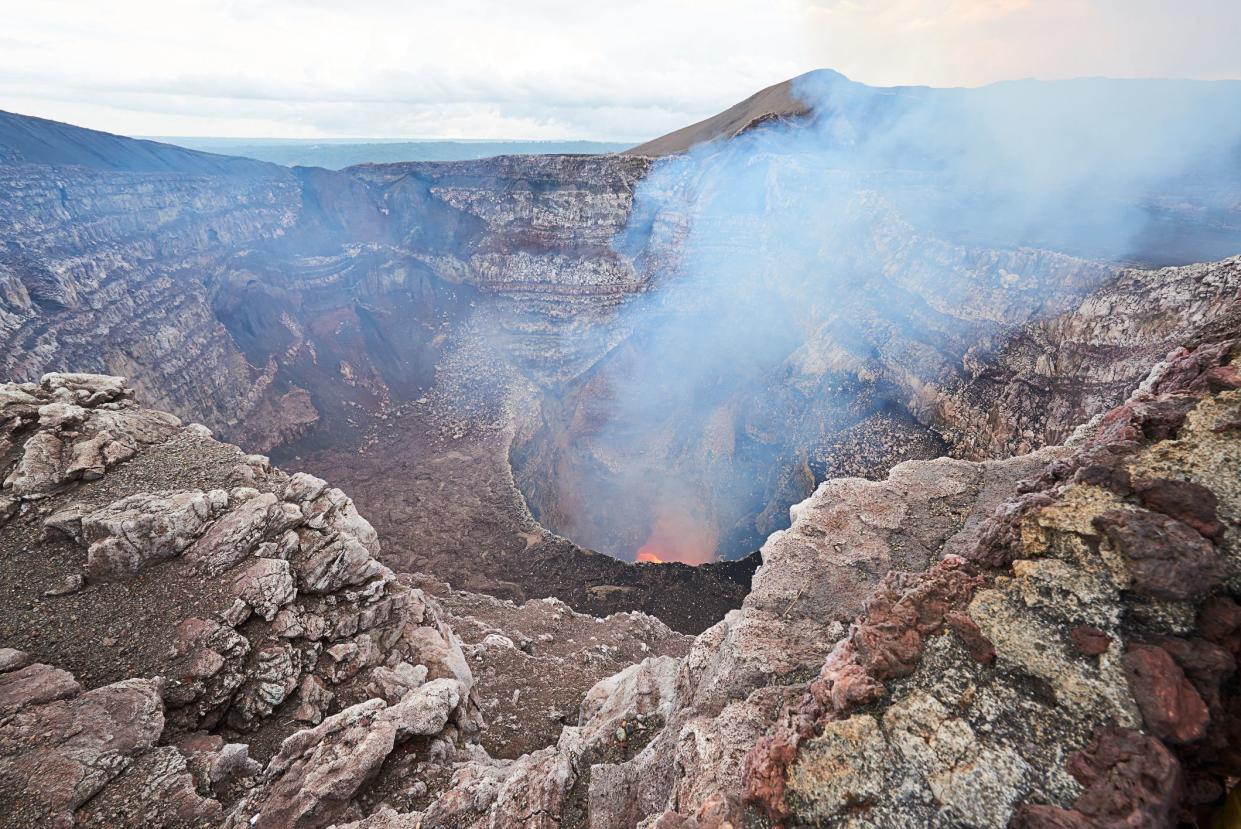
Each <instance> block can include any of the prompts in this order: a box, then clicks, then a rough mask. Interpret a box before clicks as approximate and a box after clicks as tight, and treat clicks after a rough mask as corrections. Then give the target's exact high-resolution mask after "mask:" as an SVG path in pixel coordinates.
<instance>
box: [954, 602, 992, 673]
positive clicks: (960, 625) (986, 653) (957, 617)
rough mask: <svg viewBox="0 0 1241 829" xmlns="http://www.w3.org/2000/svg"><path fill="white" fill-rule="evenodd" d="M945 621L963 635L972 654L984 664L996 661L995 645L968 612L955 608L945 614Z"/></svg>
mask: <svg viewBox="0 0 1241 829" xmlns="http://www.w3.org/2000/svg"><path fill="white" fill-rule="evenodd" d="M944 621H945V622H947V623H948V627H950V628H952V630H953V632H954V633H956V635H957V636H959V637H961V641H962V642H963V643H964V644H965V649H966V650H968V651H969V652H970V656H972V657H974V658H975V659H976V660H978V661H979V662H981V663H982V664H984V665H990V664H991V663H992V662H994V661H995V646H994V645H992V644H991V641H990V640H989V639H987V637H986V636H983V634H982V631H981V630H979V629H978V623H977V622H975V621H974V620H973V619H971V618H970V617H969V614H968V613H962V612H961V611H958V610H953V611H950V612H948V613H947V614H945V615H944Z"/></svg>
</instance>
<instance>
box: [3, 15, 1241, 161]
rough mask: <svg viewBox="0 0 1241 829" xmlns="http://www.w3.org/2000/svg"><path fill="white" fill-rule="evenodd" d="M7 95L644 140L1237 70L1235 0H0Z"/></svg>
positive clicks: (299, 128) (34, 106)
mask: <svg viewBox="0 0 1241 829" xmlns="http://www.w3.org/2000/svg"><path fill="white" fill-rule="evenodd" d="M0 20H3V21H4V24H3V28H0V109H4V110H9V111H13V112H20V113H24V114H28V115H38V116H42V117H46V118H54V119H57V120H62V121H68V122H71V123H75V124H79V125H82V126H87V127H92V128H95V129H103V130H108V131H110V132H117V133H122V134H127V135H163V136H230V137H232V136H236V137H278V138H343V137H374V138H509V139H519V138H520V139H597V140H609V141H634V142H638V141H642V140H646V139H648V138H652V137H654V136H657V135H660V134H662V133H664V132H668V131H670V130H673V129H676V128H678V127H681V126H684V125H686V124H688V123H692V122H693V121H696V120H700V119H702V118H704V117H707V116H709V115H712V114H714V113H715V112H718V111H719V110H721V109H724V108H726V107H728V106H730V105H731V104H733V103H735V102H737V101H738V100H741V99H742V98H745V97H746V96H748V95H750V94H752V93H753V92H755V91H757V90H759V89H761V88H762V87H764V86H767V85H769V84H772V83H776V82H778V81H781V80H784V79H786V78H789V77H793V76H795V75H798V74H800V73H802V72H805V71H808V70H810V69H815V68H820V67H828V68H832V69H836V70H838V71H840V72H843V73H844V74H846V75H848V76H849V77H851V78H853V79H855V80H859V81H862V82H864V83H869V84H874V85H894V84H927V85H932V86H978V85H982V84H986V83H990V82H993V81H997V80H1005V79H1011V78H1023V77H1038V78H1048V79H1050V78H1069V77H1080V76H1087V75H1108V76H1112V77H1183V78H1203V79H1214V78H1241V50H1238V49H1236V48H1235V44H1236V42H1237V38H1238V35H1241V3H1238V2H1237V1H1236V0H626V2H614V0H596V2H583V1H582V0H454V1H453V2H443V1H442V0H439V1H437V2H430V0H403V1H402V0H352V2H348V3H345V2H337V0H209V1H200V0H111V2H107V3H96V2H88V0H77V2H63V0H37V2H30V0H0Z"/></svg>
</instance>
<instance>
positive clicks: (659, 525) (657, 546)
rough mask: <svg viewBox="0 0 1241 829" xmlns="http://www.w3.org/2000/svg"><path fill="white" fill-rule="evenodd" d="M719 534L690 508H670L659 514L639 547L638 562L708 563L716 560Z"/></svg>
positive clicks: (636, 556) (636, 557) (636, 559)
mask: <svg viewBox="0 0 1241 829" xmlns="http://www.w3.org/2000/svg"><path fill="white" fill-rule="evenodd" d="M718 543H719V535H718V534H717V533H716V531H715V529H714V528H713V527H712V526H711V525H710V524H708V523H707V522H705V521H702V520H701V519H699V518H696V517H695V516H693V515H692V514H690V513H689V512H688V511H682V510H667V511H665V512H662V513H660V515H659V517H658V518H656V520H655V526H654V528H653V529H652V530H651V534H650V536H649V537H648V538H647V539H646V543H644V544H643V545H642V546H641V547H639V548H638V552H637V555H635V556H634V560H635V561H639V562H648V563H651V564H664V563H665V562H669V561H679V562H681V563H683V564H706V563H707V562H708V561H714V560H715V549H716V546H717V545H718Z"/></svg>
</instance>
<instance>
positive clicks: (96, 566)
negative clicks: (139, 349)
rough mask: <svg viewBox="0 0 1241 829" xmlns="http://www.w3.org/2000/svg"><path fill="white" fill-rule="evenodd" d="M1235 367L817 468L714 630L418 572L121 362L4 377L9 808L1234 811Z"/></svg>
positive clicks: (609, 816) (301, 822) (260, 821)
mask: <svg viewBox="0 0 1241 829" xmlns="http://www.w3.org/2000/svg"><path fill="white" fill-rule="evenodd" d="M1239 354H1241V349H1239V348H1238V345H1237V342H1236V341H1235V340H1232V339H1227V338H1224V337H1216V338H1214V339H1212V338H1207V339H1206V340H1204V341H1203V342H1200V343H1198V344H1197V345H1196V346H1195V347H1193V348H1192V349H1179V350H1178V351H1175V352H1173V353H1172V354H1170V355H1169V356H1168V358H1167V359H1166V360H1165V361H1163V362H1162V363H1160V364H1159V365H1158V366H1157V367H1156V369H1155V370H1154V372H1153V373H1152V374H1151V376H1150V378H1149V379H1148V380H1147V382H1146V383H1144V384H1143V386H1142V388H1141V389H1139V391H1138V392H1136V393H1135V394H1134V395H1133V396H1132V397H1131V398H1130V400H1129V401H1128V402H1127V403H1125V404H1124V405H1123V406H1121V407H1119V408H1117V409H1114V410H1112V411H1111V412H1108V413H1107V414H1105V415H1103V416H1101V417H1098V418H1096V419H1095V420H1093V421H1091V422H1090V423H1089V424H1087V425H1086V426H1085V427H1083V428H1082V429H1080V430H1079V431H1078V432H1077V433H1076V434H1075V435H1074V437H1073V439H1072V440H1070V441H1069V442H1068V444H1066V445H1065V446H1063V447H1053V448H1049V449H1045V450H1042V451H1040V452H1038V453H1035V454H1031V455H1025V456H1020V457H1016V458H1011V459H1008V460H1002V461H986V462H968V461H961V460H952V459H939V460H934V461H913V462H909V463H905V464H901V465H899V466H897V467H896V468H895V469H894V470H893V471H892V473H891V475H890V476H889V477H888V478H887V479H886V480H884V481H865V480H861V479H850V478H845V479H834V480H830V481H828V482H826V483H824V484H823V485H821V486H820V487H819V488H818V490H817V491H816V492H815V493H814V495H813V496H812V497H811V498H809V499H808V500H806V501H805V502H803V503H802V504H799V505H798V506H797V507H795V508H794V510H793V516H792V517H793V522H792V526H791V527H790V529H788V530H787V531H783V532H779V533H776V534H775V535H773V536H772V537H771V538H770V539H769V540H768V542H767V543H766V545H764V548H763V560H764V563H763V565H762V567H761V568H760V569H759V571H758V572H757V574H756V575H755V577H754V581H753V590H752V592H751V594H750V595H749V597H748V598H747V599H746V601H745V603H744V605H743V606H742V607H741V608H740V609H738V610H735V611H732V612H731V613H729V614H728V616H727V617H726V618H725V619H724V620H723V621H721V622H720V623H718V624H717V625H715V626H713V627H711V628H710V629H708V630H707V631H705V632H704V633H702V634H701V635H699V636H698V637H696V638H695V639H693V640H690V639H689V638H688V637H685V636H682V635H680V634H675V633H673V632H671V631H669V630H668V629H667V628H666V627H665V626H663V625H662V624H661V623H659V622H658V621H656V620H654V619H651V618H649V617H644V616H642V615H641V614H626V615H625V616H624V617H613V618H611V619H608V620H603V621H598V620H595V619H593V618H591V617H588V616H583V615H581V614H576V613H573V612H572V611H570V610H569V609H568V608H567V607H565V606H563V605H560V604H558V603H556V602H554V601H539V602H528V603H526V604H524V605H518V604H515V603H512V602H503V601H499V600H496V599H491V598H487V597H481V596H475V595H473V594H466V593H461V592H460V591H453V590H451V589H450V588H449V587H447V586H446V585H443V584H440V583H438V582H435V581H434V580H433V579H430V578H428V577H421V576H418V577H408V576H397V575H396V574H394V573H393V572H392V571H391V570H389V569H388V568H387V567H385V566H384V565H383V564H381V563H380V562H379V561H378V560H377V559H376V558H375V554H376V552H377V551H378V543H377V541H376V539H375V535H374V532H373V530H372V529H371V528H370V525H369V524H368V523H367V522H366V521H365V519H363V518H362V517H361V516H359V515H358V514H357V511H356V510H355V509H354V508H353V505H352V503H351V502H350V501H349V499H348V498H346V497H345V496H344V495H343V494H342V493H340V492H339V491H338V490H333V489H332V488H331V487H329V486H328V485H327V484H326V483H324V482H323V481H321V480H318V479H316V478H313V477H311V476H308V475H294V476H287V475H285V474H283V473H281V472H280V471H279V470H276V469H272V468H271V467H270V465H269V464H268V463H267V462H266V460H265V459H264V458H262V457H259V456H246V455H244V454H242V453H241V452H240V451H239V450H237V449H235V448H234V447H229V446H227V445H225V444H219V443H217V442H215V441H214V440H212V439H211V438H210V437H209V436H208V434H206V431H205V430H204V429H203V428H202V427H198V426H189V427H183V426H182V425H181V424H180V423H179V422H178V421H177V420H176V419H175V418H172V417H171V416H168V415H163V414H159V413H154V412H149V411H147V410H144V409H141V408H139V407H138V406H137V405H136V404H135V403H134V402H133V400H132V394H131V392H130V391H129V390H128V389H127V388H126V387H125V386H124V384H123V382H122V381H120V380H119V379H117V378H108V377H100V376H94V375H55V374H53V375H48V376H46V377H45V378H43V380H42V382H41V383H39V384H22V385H8V386H2V387H0V418H2V420H0V460H2V461H3V466H4V469H3V472H4V479H3V480H4V484H3V490H2V492H3V497H4V499H5V500H4V502H3V503H4V510H3V513H2V514H3V516H4V523H3V524H2V525H0V553H2V554H3V555H4V557H5V559H4V560H5V568H4V569H5V572H4V574H3V578H0V587H3V589H4V590H5V591H6V596H5V607H6V608H7V610H6V612H5V613H4V614H3V618H0V625H3V628H4V629H3V637H4V639H3V643H4V645H6V646H8V647H6V648H5V649H4V650H0V801H3V809H0V813H2V814H3V815H4V817H3V818H2V819H0V820H2V821H3V822H5V823H7V824H8V825H13V826H29V825H54V826H71V825H82V826H139V825H142V826H147V825H161V826H208V825H210V826H218V825H223V826H229V827H237V829H240V827H244V826H263V827H284V826H297V827H326V826H333V825H335V826H339V827H342V828H343V827H349V829H377V828H380V829H397V828H398V827H480V829H481V827H508V826H513V827H517V826H522V827H527V826H529V827H553V826H554V827H569V826H591V827H609V828H610V827H616V829H620V827H626V828H627V827H634V826H641V827H644V828H645V829H652V827H658V828H659V829H688V827H694V828H695V829H708V827H721V828H722V827H725V826H733V827H736V826H742V825H755V826H763V825H770V826H775V825H790V826H792V825H842V826H892V825H905V824H910V825H943V826H1005V825H1018V826H1029V827H1052V826H1054V827H1078V826H1082V827H1084V826H1163V825H1167V824H1169V823H1171V822H1175V821H1176V820H1185V819H1204V816H1205V815H1206V814H1207V813H1208V812H1209V811H1210V810H1211V809H1212V808H1214V807H1215V806H1216V805H1217V804H1218V802H1219V801H1220V799H1221V798H1222V797H1223V796H1224V794H1225V787H1226V786H1227V785H1229V783H1230V782H1231V781H1232V780H1235V777H1236V776H1237V775H1238V773H1239V772H1241V754H1238V749H1237V747H1238V746H1241V717H1239V716H1238V712H1239V711H1241V696H1239V695H1238V693H1237V691H1238V686H1237V676H1236V661H1237V658H1238V654H1239V653H1241V605H1238V603H1237V598H1238V596H1239V595H1241V554H1239V548H1238V546H1237V544H1238V533H1239V530H1238V520H1239V519H1241V485H1239V484H1238V482H1239V481H1241V376H1239V375H1238V371H1237V364H1236V361H1237V358H1238V355H1239ZM423 588H425V589H423ZM428 591H429V592H433V593H436V594H438V596H439V599H437V598H435V597H433V596H431V595H429V592H428ZM441 602H442V603H443V604H441ZM454 626H455V627H456V628H457V629H458V630H459V631H461V632H462V634H461V635H462V636H464V637H466V639H467V642H466V644H464V645H463V643H462V639H461V638H460V637H459V635H458V634H457V633H454V632H453V629H452V628H453V627H454ZM617 636H620V637H622V638H621V639H617V638H616V637H617ZM596 639H597V640H598V641H597V642H596V641H594V640H596ZM84 642H85V643H86V644H85V645H83V643H84ZM639 659H641V661H637V660H639ZM472 666H473V667H472ZM531 676H543V677H546V678H547V680H548V683H551V684H557V685H558V686H559V684H560V683H563V684H564V685H565V686H567V688H568V693H566V694H564V695H559V694H555V693H553V694H550V695H548V694H543V696H540V694H541V693H543V692H546V691H548V686H547V685H541V684H540V683H539V682H537V681H531ZM523 683H524V684H523ZM591 684H593V687H589V690H587V688H588V686H590V685H591ZM566 708H568V709H573V708H576V714H575V715H574V713H573V711H572V710H565V709H566ZM548 709H550V710H548ZM552 714H554V715H555V716H554V718H553V719H554V720H555V721H554V722H553V721H552V720H549V719H548V717H549V716H551V715H552ZM540 717H541V718H542V719H541V720H539V721H538V722H536V718H540ZM488 723H493V724H494V727H495V729H496V730H495V732H494V733H492V734H488V732H484V731H483V729H484V728H486V727H487V726H488ZM565 723H569V724H567V725H566V724H565ZM517 745H520V746H521V750H520V751H512V750H509V751H506V750H505V749H506V747H512V746H517Z"/></svg>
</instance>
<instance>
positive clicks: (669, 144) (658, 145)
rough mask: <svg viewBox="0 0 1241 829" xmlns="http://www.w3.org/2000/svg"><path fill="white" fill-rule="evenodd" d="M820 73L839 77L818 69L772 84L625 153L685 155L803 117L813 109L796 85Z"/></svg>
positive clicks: (829, 71) (828, 71) (828, 70)
mask: <svg viewBox="0 0 1241 829" xmlns="http://www.w3.org/2000/svg"><path fill="white" fill-rule="evenodd" d="M817 73H829V74H832V75H837V74H839V73H836V72H832V71H831V70H830V69H818V70H815V71H814V72H808V73H806V75H799V76H798V77H797V78H791V79H789V80H787V81H781V82H780V83H777V84H772V85H771V86H769V87H767V88H766V89H760V90H759V91H758V92H755V93H754V94H753V95H751V96H750V97H748V98H746V99H745V100H744V101H742V102H741V103H739V104H735V105H734V106H731V107H729V108H728V109H726V110H724V111H723V112H721V113H719V114H718V115H713V116H711V117H710V118H707V119H705V120H702V121H699V122H698V123H696V124H690V125H689V126H688V127H681V129H679V130H675V131H673V132H670V133H668V134H667V135H662V136H660V137H659V138H655V139H652V140H651V141H647V142H646V143H645V144H639V145H638V146H636V147H631V148H630V149H628V150H626V151H625V154H626V155H675V154H676V153H683V152H686V151H687V150H688V149H689V148H690V147H693V146H695V145H697V144H705V143H707V142H709V141H715V140H716V139H721V138H723V139H728V138H732V137H734V136H736V135H739V134H741V133H743V132H745V131H746V130H747V129H750V128H752V127H754V126H756V125H757V124H760V123H762V122H764V121H767V120H770V119H772V118H800V117H802V116H804V115H806V114H808V113H809V112H810V107H809V106H807V105H806V104H805V103H804V102H803V101H801V100H800V99H799V98H798V97H797V96H796V95H795V94H794V93H793V85H794V84H795V83H797V81H798V80H800V79H801V78H805V77H807V75H814V74H817ZM840 77H841V78H843V77H844V76H843V75H841V76H840Z"/></svg>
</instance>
